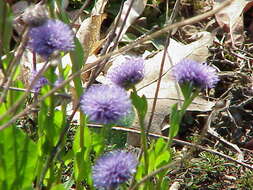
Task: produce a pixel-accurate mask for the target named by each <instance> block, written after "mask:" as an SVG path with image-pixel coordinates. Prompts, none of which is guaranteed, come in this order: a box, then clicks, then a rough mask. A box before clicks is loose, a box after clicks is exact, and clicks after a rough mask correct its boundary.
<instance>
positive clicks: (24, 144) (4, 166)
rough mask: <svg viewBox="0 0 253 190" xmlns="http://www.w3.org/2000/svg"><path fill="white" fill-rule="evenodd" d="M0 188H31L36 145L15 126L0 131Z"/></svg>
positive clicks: (17, 189) (12, 189) (6, 189)
mask: <svg viewBox="0 0 253 190" xmlns="http://www.w3.org/2000/svg"><path fill="white" fill-rule="evenodd" d="M0 155H1V156H0V189H4V190H19V189H24V190H28V189H31V188H32V182H33V180H34V172H35V169H36V162H37V158H38V154H37V146H36V144H35V143H34V142H33V141H32V140H31V139H29V138H28V137H27V136H26V135H25V134H24V133H23V132H22V131H21V130H20V129H17V128H16V126H12V127H9V128H7V129H5V130H3V131H1V132H0Z"/></svg>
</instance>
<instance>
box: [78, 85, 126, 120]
mask: <svg viewBox="0 0 253 190" xmlns="http://www.w3.org/2000/svg"><path fill="white" fill-rule="evenodd" d="M80 103H81V109H82V111H83V112H84V113H85V114H86V115H88V116H89V119H90V120H91V121H94V122H96V123H100V124H115V123H117V121H118V120H119V119H121V118H122V117H124V116H125V115H127V114H128V113H129V112H130V110H131V101H130V99H129V97H128V95H127V93H126V91H125V90H124V89H123V88H120V87H118V86H109V85H92V86H91V87H89V88H88V89H87V90H86V92H85V93H84V95H83V96H82V98H81V102H80Z"/></svg>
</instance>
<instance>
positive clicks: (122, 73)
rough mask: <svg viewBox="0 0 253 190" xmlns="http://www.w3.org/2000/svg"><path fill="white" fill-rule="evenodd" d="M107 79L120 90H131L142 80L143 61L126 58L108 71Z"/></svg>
mask: <svg viewBox="0 0 253 190" xmlns="http://www.w3.org/2000/svg"><path fill="white" fill-rule="evenodd" d="M108 77H109V79H110V80H111V81H112V82H113V83H114V84H116V85H118V86H121V87H122V88H125V89H129V88H132V87H134V86H135V85H136V84H137V83H138V82H140V81H141V80H142V79H143V78H144V59H143V58H140V57H126V58H125V60H124V61H123V62H122V63H120V64H119V65H117V66H116V67H114V68H112V69H111V70H110V71H109V73H108Z"/></svg>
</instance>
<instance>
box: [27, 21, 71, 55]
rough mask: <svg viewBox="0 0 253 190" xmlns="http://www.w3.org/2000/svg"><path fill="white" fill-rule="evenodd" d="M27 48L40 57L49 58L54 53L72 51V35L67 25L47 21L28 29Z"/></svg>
mask: <svg viewBox="0 0 253 190" xmlns="http://www.w3.org/2000/svg"><path fill="white" fill-rule="evenodd" d="M28 47H29V48H30V49H31V50H32V51H33V52H35V53H37V54H39V55H41V56H42V57H44V58H49V56H50V55H51V54H52V53H53V52H54V51H70V50H73V48H74V35H73V32H72V30H71V29H70V27H69V26H68V25H67V24H65V23H63V22H61V21H60V20H53V19H48V20H47V21H45V22H44V23H42V25H39V26H36V27H31V28H30V30H29V41H28Z"/></svg>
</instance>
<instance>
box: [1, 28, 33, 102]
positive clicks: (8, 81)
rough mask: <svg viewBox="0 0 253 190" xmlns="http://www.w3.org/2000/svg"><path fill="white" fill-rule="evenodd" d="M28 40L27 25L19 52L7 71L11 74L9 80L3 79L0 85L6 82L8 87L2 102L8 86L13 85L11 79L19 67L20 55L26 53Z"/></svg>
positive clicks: (3, 97) (2, 97)
mask: <svg viewBox="0 0 253 190" xmlns="http://www.w3.org/2000/svg"><path fill="white" fill-rule="evenodd" d="M27 40H28V29H27V27H25V29H24V33H23V38H22V40H21V43H20V46H19V47H18V49H17V54H16V55H14V58H13V60H12V61H11V63H10V65H9V67H8V68H7V71H6V73H10V75H9V77H8V79H7V82H6V80H3V82H2V84H1V85H0V86H3V84H4V83H5V82H6V85H5V86H6V87H7V88H6V89H4V91H3V93H2V95H1V97H0V103H2V102H3V101H4V99H5V96H6V93H7V92H8V87H9V86H10V85H11V81H12V79H13V76H14V74H15V72H16V68H17V64H16V62H17V61H18V60H19V59H20V57H21V56H22V54H23V53H24V51H25V46H26V42H27ZM14 65H16V67H14ZM13 67H14V69H13Z"/></svg>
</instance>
